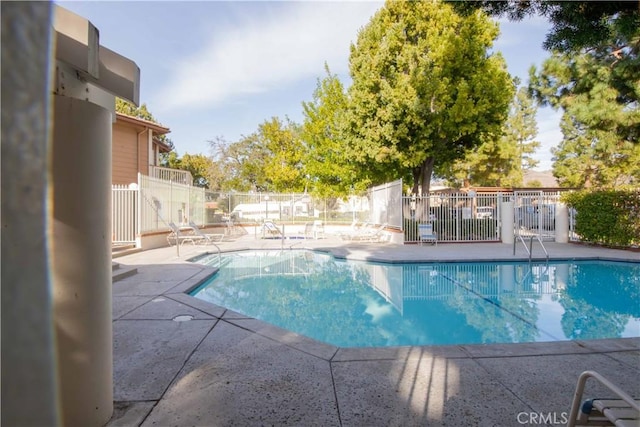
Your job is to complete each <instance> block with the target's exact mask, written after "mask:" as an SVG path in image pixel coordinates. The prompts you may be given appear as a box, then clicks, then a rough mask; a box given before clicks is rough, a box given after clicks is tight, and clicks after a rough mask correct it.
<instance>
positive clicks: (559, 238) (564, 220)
mask: <svg viewBox="0 0 640 427" xmlns="http://www.w3.org/2000/svg"><path fill="white" fill-rule="evenodd" d="M555 221H556V242H557V243H567V242H568V241H569V209H567V205H565V204H564V203H557V204H556V214H555Z"/></svg>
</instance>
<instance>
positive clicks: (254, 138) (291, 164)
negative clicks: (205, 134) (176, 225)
mask: <svg viewBox="0 0 640 427" xmlns="http://www.w3.org/2000/svg"><path fill="white" fill-rule="evenodd" d="M299 134H300V130H299V126H298V125H297V124H296V123H294V122H292V121H290V120H289V119H285V120H284V121H283V120H281V119H279V118H277V117H273V118H271V119H270V120H265V121H264V122H263V123H261V124H260V125H259V126H258V130H257V131H256V132H254V133H252V134H250V135H248V136H243V137H241V138H240V140H238V141H236V142H233V143H230V144H229V143H227V142H226V141H225V140H224V139H222V138H217V139H216V140H213V141H209V144H210V146H211V149H212V151H213V160H214V161H215V162H216V167H215V172H214V173H215V175H216V176H217V177H219V182H218V183H217V185H216V186H217V187H218V188H220V189H222V190H237V191H302V190H303V189H304V187H305V179H304V176H303V171H302V157H303V155H304V151H305V150H304V148H303V145H302V141H301V139H300V136H299Z"/></svg>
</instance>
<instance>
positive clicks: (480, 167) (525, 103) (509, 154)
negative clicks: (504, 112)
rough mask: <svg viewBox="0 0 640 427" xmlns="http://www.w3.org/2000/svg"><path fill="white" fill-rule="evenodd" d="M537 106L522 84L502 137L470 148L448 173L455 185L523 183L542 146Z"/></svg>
mask: <svg viewBox="0 0 640 427" xmlns="http://www.w3.org/2000/svg"><path fill="white" fill-rule="evenodd" d="M536 112H537V108H536V105H535V103H534V101H533V99H531V97H530V96H529V95H528V93H527V88H526V87H520V88H519V89H518V91H517V93H516V95H515V97H514V98H513V100H512V102H511V105H510V107H509V117H508V118H507V121H506V122H505V123H504V125H503V128H502V134H501V135H500V136H493V135H491V136H490V137H489V138H487V139H486V140H485V141H484V142H483V143H482V144H481V145H480V146H479V147H478V148H477V149H476V150H473V151H470V152H468V153H467V155H466V156H465V157H464V159H462V160H459V161H458V162H456V163H455V164H454V166H453V167H452V168H451V169H450V170H449V171H448V174H445V177H446V178H448V179H449V181H452V182H453V184H454V185H455V186H461V184H462V185H464V184H467V185H479V186H505V187H509V186H510V187H518V186H522V184H523V179H524V172H525V171H527V170H530V169H532V168H534V167H535V166H536V165H537V161H536V160H534V159H533V157H532V156H531V155H532V154H534V153H535V151H536V149H537V148H538V147H539V146H540V142H538V141H536V140H535V137H536V135H537V133H538V127H537V122H536Z"/></svg>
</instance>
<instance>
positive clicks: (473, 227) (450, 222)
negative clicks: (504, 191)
mask: <svg viewBox="0 0 640 427" xmlns="http://www.w3.org/2000/svg"><path fill="white" fill-rule="evenodd" d="M502 197H503V196H502V195H501V194H500V193H489V194H476V193H474V192H468V193H464V192H458V193H439V194H433V193H432V194H430V195H422V196H416V195H412V196H405V197H403V202H402V206H403V208H402V212H403V214H404V235H405V239H404V240H405V242H418V241H420V237H419V234H418V224H423V223H431V224H433V229H434V231H435V232H436V234H437V236H438V241H441V242H478V241H485V242H486V241H499V240H500V227H499V224H500V209H499V207H500V202H501V200H502Z"/></svg>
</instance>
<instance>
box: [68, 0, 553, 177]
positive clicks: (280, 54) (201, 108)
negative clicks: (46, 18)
mask: <svg viewBox="0 0 640 427" xmlns="http://www.w3.org/2000/svg"><path fill="white" fill-rule="evenodd" d="M56 3H58V4H59V5H61V6H63V7H65V8H66V9H68V10H70V11H72V12H74V13H76V14H78V15H81V16H83V17H85V18H87V19H88V20H89V21H91V22H92V23H93V25H94V26H95V27H97V28H98V30H99V31H100V44H101V45H102V46H105V47H107V48H109V49H111V50H113V51H115V52H117V53H119V54H120V55H123V56H125V57H127V58H129V59H131V60H133V61H134V62H136V64H137V65H138V67H140V70H141V73H140V74H141V77H140V80H141V83H140V101H141V103H145V104H146V105H147V108H148V109H149V111H150V112H151V113H152V114H153V115H154V117H155V118H156V119H157V120H158V121H159V122H160V123H162V124H163V125H164V126H166V127H169V128H170V129H171V133H170V134H169V137H170V138H171V140H172V141H173V143H174V145H175V148H176V150H177V152H178V154H179V155H183V154H185V153H189V154H198V153H202V154H206V155H209V154H211V150H210V144H209V141H212V140H214V139H216V138H218V137H219V138H223V139H224V140H226V141H227V142H235V141H238V140H239V139H240V138H241V137H242V136H243V135H249V134H251V133H253V132H255V131H256V130H257V129H258V126H259V125H260V124H261V123H263V122H264V121H265V120H269V119H271V118H272V117H279V118H281V119H284V118H285V117H288V118H289V119H291V120H293V121H295V122H297V123H302V122H303V119H304V117H303V114H302V102H307V101H311V100H312V95H313V91H314V89H315V88H316V85H317V81H318V79H319V78H323V77H324V76H325V71H324V64H325V63H326V64H327V65H328V66H329V68H330V69H331V72H332V73H335V74H337V75H338V76H339V77H340V79H341V80H342V81H343V83H345V85H348V84H349V82H350V79H349V65H348V61H349V48H350V45H351V43H353V42H355V41H356V38H357V34H358V30H359V29H360V28H362V27H363V26H365V25H366V24H367V23H368V22H369V20H370V18H371V17H372V16H373V14H374V13H375V11H376V10H377V9H379V8H380V7H381V6H382V4H383V3H382V2H369V1H324V2H320V1H286V2H275V1H200V2H190V1H184V2H182V1H181V2H177V1H135V2H134V1H127V2H125V1H109V2H98V1H71V2H67V1H64V2H62V1H61V2H56ZM549 28H550V27H549V24H548V23H547V22H546V21H545V20H543V19H542V18H535V19H530V20H526V21H523V22H509V21H506V20H505V21H502V20H501V21H500V29H501V35H500V37H499V38H498V40H497V41H496V43H495V45H494V50H495V51H500V52H502V55H503V56H504V58H505V60H506V61H507V67H508V69H509V72H510V73H511V75H513V76H519V77H520V79H521V81H522V82H527V81H528V70H529V68H530V66H531V65H536V66H538V67H539V66H540V65H541V64H542V62H543V60H544V59H545V58H546V57H548V56H549V53H548V52H546V51H544V50H543V49H542V42H543V40H544V37H545V34H546V33H547V32H548V30H549ZM537 119H538V136H537V138H536V139H537V140H538V141H540V142H541V143H542V146H541V148H540V149H539V150H538V152H537V154H536V158H537V159H538V160H539V162H540V163H539V165H538V167H537V168H536V169H537V170H548V169H550V168H551V153H550V152H549V149H550V148H551V147H553V146H556V145H557V144H558V143H559V141H560V140H561V139H562V134H561V133H560V130H559V127H558V123H559V119H560V114H559V113H558V112H555V111H553V110H551V109H548V108H541V109H539V111H538V117H537Z"/></svg>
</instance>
